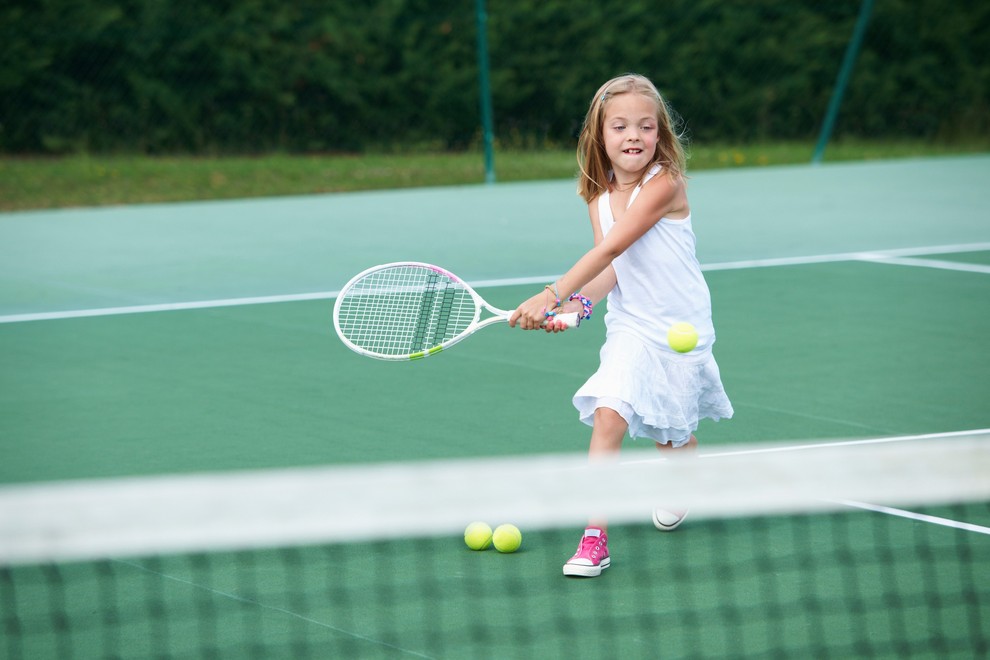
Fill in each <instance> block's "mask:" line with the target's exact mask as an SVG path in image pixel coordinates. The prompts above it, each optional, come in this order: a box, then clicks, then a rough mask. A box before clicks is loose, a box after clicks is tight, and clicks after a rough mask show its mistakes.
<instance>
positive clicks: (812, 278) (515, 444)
mask: <svg viewBox="0 0 990 660" xmlns="http://www.w3.org/2000/svg"><path fill="white" fill-rule="evenodd" d="M987 181H990V156H976V157H962V158H942V159H930V160H905V161H888V162H876V163H858V164H831V165H824V166H818V167H814V166H801V167H789V168H765V169H748V170H738V171H720V172H698V173H695V174H694V175H693V176H692V179H691V183H690V186H691V187H690V196H691V200H692V206H693V216H694V225H695V230H696V233H697V235H698V241H699V246H698V253H699V257H700V259H701V261H702V263H703V265H704V267H705V269H706V278H707V279H708V283H709V286H710V288H711V290H712V295H713V305H714V313H715V325H716V330H717V333H718V341H717V344H716V346H715V354H716V357H717V359H718V362H719V365H720V367H721V370H722V376H723V381H724V384H725V386H726V389H727V391H728V393H729V396H730V398H731V399H732V402H733V404H734V406H735V411H736V414H735V418H734V419H731V420H728V421H722V422H720V423H718V424H714V423H707V422H706V423H703V425H702V427H701V428H700V429H699V432H698V436H699V439H700V440H701V442H702V443H703V446H705V447H710V446H713V445H732V446H744V445H746V444H747V443H752V442H765V441H781V442H799V441H806V440H810V439H816V440H819V439H820V440H824V441H838V440H841V439H847V438H863V437H874V436H910V435H917V434H944V433H951V432H956V431H966V430H973V429H986V428H990V405H988V400H990V396H988V395H990V384H988V383H990V381H988V378H987V374H988V373H990V351H988V350H987V347H986V338H987V336H988V335H990V221H988V219H990V191H988V189H987V187H986V182H987ZM590 241H591V231H590V227H589V223H588V219H587V213H586V210H585V208H584V207H583V204H582V203H581V201H580V199H579V198H578V197H577V196H576V195H575V194H574V185H573V182H571V181H548V182H535V183H518V184H498V185H494V186H483V185H478V186H465V187H456V188H434V189H423V190H404V191H391V192H379V193H354V194H340V195H329V196H312V197H292V198H276V199H263V200H244V201H234V202H209V203H189V204H171V205H148V206H134V207H122V208H109V209H76V210H64V211H44V212H23V213H8V214H2V215H0V452H2V455H3V460H2V461H0V484H13V483H25V482H35V481H50V480H61V479H78V478H101V477H123V476H135V475H158V474H175V473H187V472H194V473H202V472H213V471H232V470H244V469H256V468H270V467H286V466H310V465H323V464H340V463H366V462H381V461H393V460H419V459H427V458H448V457H475V456H495V455H515V454H532V453H554V452H561V451H584V450H585V448H586V446H587V441H588V437H589V429H588V428H587V427H585V426H583V425H581V424H580V423H579V422H578V421H577V419H576V414H575V412H574V410H573V408H572V407H571V405H570V397H571V395H572V393H573V391H574V390H575V389H576V388H577V387H578V386H579V385H580V384H581V383H582V382H583V380H584V378H586V377H587V375H589V374H590V373H591V372H592V371H593V370H594V368H595V367H596V365H597V349H598V347H599V346H600V344H601V342H602V340H603V336H604V332H603V326H602V323H601V316H602V313H601V311H598V312H597V313H596V314H595V317H594V318H593V319H592V320H591V322H587V323H585V324H583V325H582V327H581V328H580V329H579V330H577V331H572V332H568V333H566V334H564V335H561V336H547V335H544V334H543V333H523V332H522V331H518V330H515V331H514V330H511V329H509V328H507V327H495V328H489V329H486V330H484V331H482V332H481V333H479V334H478V335H475V336H474V337H472V338H470V339H468V340H467V341H465V342H463V343H462V344H459V345H458V346H456V347H455V348H453V349H451V350H450V351H449V352H446V353H443V354H440V355H438V356H435V357H431V358H429V359H426V360H421V361H418V362H415V363H398V364H394V363H383V362H377V361H373V360H369V359H366V358H361V357H359V356H357V355H355V354H352V353H350V352H349V351H347V350H346V349H345V348H344V347H343V346H342V345H341V343H340V342H339V341H338V340H337V339H336V337H335V335H334V333H333V330H332V326H331V322H330V317H331V309H332V304H333V295H334V293H335V292H336V291H337V290H339V288H340V287H341V286H342V285H343V283H344V282H345V281H346V280H347V279H348V278H349V277H350V276H351V275H352V274H354V273H356V272H358V271H359V270H361V269H363V268H365V267H367V266H370V265H373V264H375V263H382V262H386V261H392V260H405V259H409V260H417V261H427V262H435V263H438V264H441V265H443V266H445V267H447V268H449V269H450V270H452V271H454V272H455V273H458V274H459V275H461V276H463V277H464V278H465V279H467V280H468V281H471V282H473V283H475V284H477V285H478V286H479V289H480V291H481V293H482V294H483V295H484V296H485V297H486V298H487V299H489V300H490V301H491V302H492V303H493V304H495V305H496V306H500V307H503V308H512V307H514V306H515V305H516V304H518V302H520V301H521V300H523V299H524V298H526V297H528V296H529V295H531V294H532V293H533V292H535V291H538V290H540V288H542V284H543V283H544V282H545V281H549V279H550V278H552V277H554V276H556V275H558V274H560V273H561V272H563V270H564V269H566V267H567V266H568V265H569V264H570V263H572V262H573V261H574V260H575V259H576V258H577V257H578V256H580V254H581V253H582V252H583V250H585V249H587V247H588V246H589V245H590ZM932 441H933V442H939V441H940V439H939V437H935V438H933V439H932ZM963 522H969V523H972V524H975V525H982V526H984V527H987V526H990V521H988V520H969V521H963ZM988 539H990V537H988ZM454 545H457V544H454ZM569 550H571V548H569V547H568V548H560V549H559V550H558V549H557V548H554V549H553V552H555V554H554V557H556V555H560V559H561V560H562V559H565V558H566V557H565V556H564V555H566V553H567V551H569ZM451 551H452V552H453V551H454V550H453V548H452V550H451ZM547 552H550V550H548V549H546V548H544V549H540V550H537V551H536V552H534V553H532V554H531V555H530V557H531V561H535V560H536V559H535V558H536V557H539V556H541V555H542V554H546V553H547ZM525 555H526V553H523V554H522V555H520V557H519V560H520V561H521V562H525V561H526V560H525ZM529 570H531V571H532V570H538V568H533V567H531V568H530V569H529ZM557 570H559V568H557V567H555V568H554V571H555V572H556V571H557ZM570 588H571V587H568V589H570ZM712 597H713V598H714V597H716V596H715V595H713V596H712Z"/></svg>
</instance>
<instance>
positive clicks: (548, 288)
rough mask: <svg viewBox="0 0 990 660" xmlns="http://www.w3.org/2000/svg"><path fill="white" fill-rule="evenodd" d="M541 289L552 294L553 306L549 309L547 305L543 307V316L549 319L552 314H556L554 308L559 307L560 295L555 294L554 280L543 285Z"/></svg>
mask: <svg viewBox="0 0 990 660" xmlns="http://www.w3.org/2000/svg"><path fill="white" fill-rule="evenodd" d="M543 289H544V290H545V291H549V292H550V293H552V294H553V300H554V305H553V307H552V308H549V309H548V308H547V307H544V308H543V316H545V317H546V318H548V319H550V318H553V317H554V316H557V311H556V310H557V308H558V307H560V296H559V295H558V294H557V283H556V282H554V283H553V284H548V285H546V286H545V287H543Z"/></svg>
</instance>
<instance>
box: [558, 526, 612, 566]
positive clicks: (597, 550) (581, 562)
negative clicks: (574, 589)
mask: <svg viewBox="0 0 990 660" xmlns="http://www.w3.org/2000/svg"><path fill="white" fill-rule="evenodd" d="M611 563H612V560H611V559H609V556H608V535H607V534H605V532H604V531H603V530H601V529H599V528H598V527H589V528H588V529H586V530H584V536H582V537H581V543H580V545H578V549H577V552H575V553H574V556H573V557H571V558H570V559H568V560H567V563H566V564H564V575H573V576H577V577H598V576H599V575H601V574H602V571H604V570H605V569H606V568H608V567H609V565H611Z"/></svg>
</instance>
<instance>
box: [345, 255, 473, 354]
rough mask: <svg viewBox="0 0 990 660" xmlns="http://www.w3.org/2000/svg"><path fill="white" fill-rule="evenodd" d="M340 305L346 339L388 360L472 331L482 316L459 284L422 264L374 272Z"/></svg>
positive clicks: (363, 279) (425, 349)
mask: <svg viewBox="0 0 990 660" xmlns="http://www.w3.org/2000/svg"><path fill="white" fill-rule="evenodd" d="M338 306H339V316H338V324H339V327H340V330H341V332H342V333H343V334H344V336H345V337H347V339H348V340H349V341H351V342H352V343H353V344H354V345H356V346H358V347H360V348H363V349H365V350H367V351H371V352H373V353H376V354H379V355H385V356H401V355H411V354H414V353H418V352H420V351H427V350H429V349H431V348H434V347H436V346H439V345H441V344H443V343H444V342H446V341H448V340H450V339H453V338H454V337H456V336H458V335H459V334H461V333H463V332H464V331H465V330H467V329H468V327H470V325H471V324H472V323H473V322H474V320H475V318H476V316H477V314H478V310H477V305H476V304H475V302H474V299H473V297H472V296H471V294H470V293H469V292H468V291H467V290H466V289H465V288H464V286H463V285H462V284H461V283H460V282H459V281H457V280H454V279H451V278H450V277H448V276H446V275H445V274H443V273H441V272H437V271H435V270H433V269H430V268H425V267H422V266H396V267H392V268H385V269H382V270H378V271H375V272H372V273H369V274H368V275H367V276H365V277H364V278H362V279H360V280H358V281H357V282H355V283H354V284H353V285H352V286H351V287H350V288H349V289H348V291H347V292H346V293H345V294H343V297H342V298H341V300H340V301H339V303H338Z"/></svg>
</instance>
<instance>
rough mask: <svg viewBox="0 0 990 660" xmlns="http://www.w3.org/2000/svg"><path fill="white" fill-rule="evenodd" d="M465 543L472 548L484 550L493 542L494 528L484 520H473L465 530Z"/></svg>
mask: <svg viewBox="0 0 990 660" xmlns="http://www.w3.org/2000/svg"><path fill="white" fill-rule="evenodd" d="M464 543H465V544H466V545H467V547H469V548H471V549H472V550H484V549H485V548H487V547H488V546H490V545H491V544H492V528H491V527H489V526H488V525H487V524H486V523H483V522H473V523H471V524H470V525H468V526H467V528H465V530H464Z"/></svg>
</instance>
